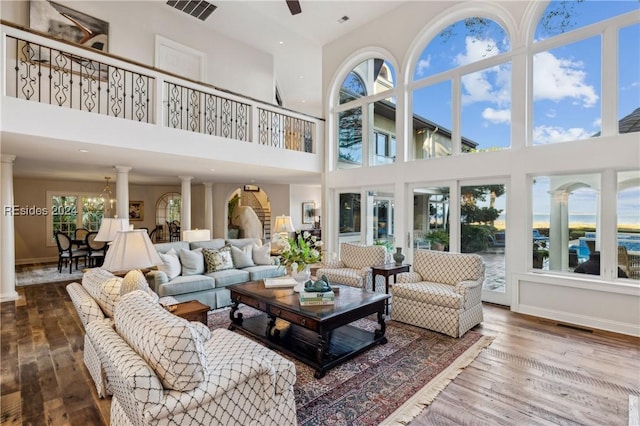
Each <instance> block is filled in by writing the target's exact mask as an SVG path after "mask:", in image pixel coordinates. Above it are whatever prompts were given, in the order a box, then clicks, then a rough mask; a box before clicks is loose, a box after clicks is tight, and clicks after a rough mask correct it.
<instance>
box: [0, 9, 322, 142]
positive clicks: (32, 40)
mask: <svg viewBox="0 0 640 426" xmlns="http://www.w3.org/2000/svg"><path fill="white" fill-rule="evenodd" d="M5 24H6V23H5V22H4V21H3V29H5V30H7V31H6V33H5V40H4V41H5V53H4V62H5V87H6V92H5V95H6V96H10V97H15V98H18V99H25V100H28V101H35V102H40V103H46V104H50V105H56V106H59V107H63V108H69V109H73V110H81V111H87V112H91V113H97V114H101V115H108V116H113V117H119V118H124V119H127V120H135V121H140V122H145V123H150V124H155V125H162V126H165V127H169V128H174V129H181V130H185V131H190V132H197V133H201V134H206V135H211V136H217V137H222V138H227V139H234V140H240V141H247V142H254V143H258V144H261V145H266V146H271V147H274V148H279V149H289V150H295V151H300V152H307V153H317V152H318V148H317V146H316V139H317V123H318V122H319V120H318V119H314V118H312V117H310V118H309V119H307V118H306V116H305V115H304V114H299V113H295V112H293V111H287V110H284V109H281V108H279V107H277V106H275V105H273V106H272V105H270V104H268V103H265V102H263V101H259V100H255V99H251V98H247V97H244V96H242V95H238V94H234V93H232V92H229V91H224V90H220V89H216V88H214V87H212V86H210V85H206V84H201V83H196V82H193V81H189V80H183V79H180V78H179V77H178V76H175V75H171V74H168V73H163V72H160V71H158V70H157V69H153V68H149V67H147V66H145V65H141V64H137V63H135V62H132V61H129V60H127V59H122V58H117V57H115V56H113V55H109V54H103V53H101V52H99V51H93V50H91V49H84V48H81V47H78V48H76V46H74V45H71V44H64V43H61V42H59V41H55V40H53V39H50V38H48V37H45V36H42V35H36V34H34V33H32V32H31V31H28V30H27V31H25V30H22V29H17V28H12V27H10V26H5ZM66 46H68V48H67V47H66Z"/></svg>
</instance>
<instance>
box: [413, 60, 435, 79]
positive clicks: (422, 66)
mask: <svg viewBox="0 0 640 426" xmlns="http://www.w3.org/2000/svg"><path fill="white" fill-rule="evenodd" d="M429 67H431V55H428V56H427V58H426V59H420V60H419V61H418V65H417V66H416V68H417V69H416V74H418V76H419V77H422V76H423V75H424V72H425V70H427V69H428V68H429Z"/></svg>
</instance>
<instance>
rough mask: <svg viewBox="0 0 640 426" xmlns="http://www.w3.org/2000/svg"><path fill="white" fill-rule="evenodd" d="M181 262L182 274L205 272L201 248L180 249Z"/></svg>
mask: <svg viewBox="0 0 640 426" xmlns="http://www.w3.org/2000/svg"><path fill="white" fill-rule="evenodd" d="M180 263H182V275H185V276H186V275H200V274H204V257H203V255H202V249H201V248H198V249H195V250H185V249H182V250H180Z"/></svg>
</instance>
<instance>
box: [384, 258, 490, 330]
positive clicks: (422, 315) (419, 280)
mask: <svg viewBox="0 0 640 426" xmlns="http://www.w3.org/2000/svg"><path fill="white" fill-rule="evenodd" d="M413 263H414V265H413V272H404V273H401V274H398V275H397V278H396V284H394V285H393V287H392V288H391V295H392V297H391V300H392V302H393V309H392V311H391V319H392V320H395V321H400V322H404V323H407V324H412V325H415V326H418V327H422V328H426V329H429V330H434V331H437V332H440V333H444V334H447V335H449V336H453V337H460V336H462V335H463V334H464V333H466V332H467V331H468V330H469V329H470V328H472V327H473V326H475V325H476V324H480V323H481V322H482V320H483V315H482V302H481V295H482V283H483V282H484V262H483V261H482V258H481V257H480V256H478V255H476V254H461V253H449V252H440V251H431V250H416V252H415V253H414V257H413Z"/></svg>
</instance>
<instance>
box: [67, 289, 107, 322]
mask: <svg viewBox="0 0 640 426" xmlns="http://www.w3.org/2000/svg"><path fill="white" fill-rule="evenodd" d="M67 293H69V297H70V298H71V301H72V302H73V306H74V307H75V308H76V312H78V316H79V317H80V321H82V325H83V326H84V327H85V328H86V327H87V324H89V323H90V322H92V321H95V320H99V319H104V318H105V315H104V313H103V312H102V309H100V306H99V305H98V304H97V303H96V301H95V300H94V299H93V297H91V295H90V294H89V293H88V292H87V290H85V288H84V287H82V285H80V284H78V283H71V284H69V285H67Z"/></svg>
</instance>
